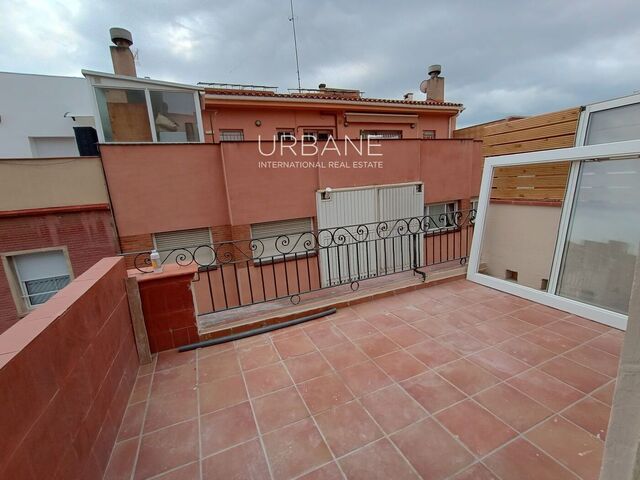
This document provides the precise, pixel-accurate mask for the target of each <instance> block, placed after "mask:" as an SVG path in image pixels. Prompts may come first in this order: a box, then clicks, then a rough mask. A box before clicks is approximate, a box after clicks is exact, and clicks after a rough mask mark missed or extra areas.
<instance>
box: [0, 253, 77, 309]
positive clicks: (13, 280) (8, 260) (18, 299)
mask: <svg viewBox="0 0 640 480" xmlns="http://www.w3.org/2000/svg"><path fill="white" fill-rule="evenodd" d="M46 252H61V253H62V255H63V257H64V260H65V263H66V265H67V272H68V275H69V283H71V282H73V280H74V279H75V275H74V274H73V267H72V265H71V260H70V259H69V251H68V250H67V247H66V246H65V245H61V246H56V247H45V248H36V249H32V250H19V251H15V252H7V253H3V254H2V256H1V257H2V266H3V268H4V271H5V275H6V276H7V281H8V283H9V290H10V291H11V296H12V297H13V301H14V303H15V305H16V309H17V310H18V315H19V316H24V315H27V314H28V313H30V312H32V311H33V310H35V309H36V308H38V306H40V305H44V303H46V302H43V303H38V304H35V305H32V304H31V301H30V300H29V295H28V293H27V291H26V287H25V286H24V282H23V280H22V279H21V278H20V274H19V273H18V269H17V266H16V264H15V258H16V257H20V256H22V255H30V254H33V253H46ZM59 291H60V290H56V293H57V292H59ZM36 295H41V294H36Z"/></svg>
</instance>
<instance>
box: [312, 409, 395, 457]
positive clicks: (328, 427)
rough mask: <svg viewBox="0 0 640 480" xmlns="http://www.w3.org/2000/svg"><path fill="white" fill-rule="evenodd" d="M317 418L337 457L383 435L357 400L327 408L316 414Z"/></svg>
mask: <svg viewBox="0 0 640 480" xmlns="http://www.w3.org/2000/svg"><path fill="white" fill-rule="evenodd" d="M315 419H316V422H317V424H318V427H319V428H320V431H321V432H322V434H323V435H324V438H325V440H326V442H327V444H328V445H329V448H330V449H331V450H332V451H333V453H334V455H335V456H336V457H341V456H343V455H346V454H347V453H349V452H351V451H353V450H355V449H357V448H360V447H362V446H363V445H366V444H367V443H370V442H373V441H374V440H376V439H378V438H380V437H382V432H381V431H380V429H379V428H378V426H377V425H376V424H375V422H374V421H373V420H371V417H369V415H368V414H367V412H366V411H365V410H364V408H362V407H361V406H360V405H359V404H358V403H357V402H349V403H345V404H343V405H338V406H337V407H334V408H330V409H329V410H325V411H324V412H322V413H320V414H319V415H316V417H315Z"/></svg>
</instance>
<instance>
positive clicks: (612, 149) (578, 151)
mask: <svg viewBox="0 0 640 480" xmlns="http://www.w3.org/2000/svg"><path fill="white" fill-rule="evenodd" d="M639 154H640V140H630V141H627V142H616V143H604V144H599V145H590V146H582V147H573V148H561V149H557V150H546V151H540V152H531V153H518V154H513V155H504V156H500V157H487V158H486V159H485V163H484V170H483V173H482V183H481V185H480V197H479V205H478V212H477V214H476V222H475V231H474V235H473V242H472V244H471V255H470V258H469V267H468V270H467V279H469V280H471V281H473V282H476V283H479V284H482V285H486V286H488V287H491V288H495V289H497V290H501V291H504V292H507V293H510V294H512V295H517V296H519V297H523V298H526V299H528V300H532V301H534V302H537V303H541V304H543V305H548V306H550V307H553V308H557V309H559V310H563V311H566V312H569V313H573V314H575V315H579V316H582V317H585V318H588V319H590V320H594V321H596V322H600V323H603V324H605V325H610V326H612V327H615V328H619V329H623V330H624V329H626V325H627V315H623V314H620V313H617V312H612V311H610V310H606V309H603V308H600V307H596V306H593V305H588V304H586V303H583V302H578V301H576V300H571V299H568V298H564V297H560V296H558V295H556V294H555V293H551V292H550V291H549V292H543V291H540V290H536V289H534V288H531V287H526V286H524V285H519V284H516V283H513V282H509V281H508V280H503V279H500V278H494V277H491V276H489V275H485V274H483V273H480V272H479V271H478V270H479V267H480V254H481V251H482V241H483V232H484V228H485V223H486V212H487V208H488V206H489V198H490V194H491V181H492V178H493V169H494V168H496V167H503V166H511V165H523V164H542V163H550V162H560V161H571V162H576V163H577V162H579V161H580V160H593V159H603V160H604V159H607V160H610V159H611V160H612V159H623V158H635V157H637V156H638V155H639ZM574 170H575V168H574V167H573V164H572V171H571V177H573V176H575V178H574V180H573V184H572V185H568V187H567V191H566V194H565V199H571V200H570V202H569V203H571V202H572V199H573V197H574V195H575V180H576V179H577V172H575V173H574ZM570 183H571V182H570ZM569 187H571V188H572V190H569ZM560 228H564V229H565V230H564V231H562V230H560V231H559V235H558V239H560V237H562V238H565V236H566V228H567V225H561V227H560ZM563 232H564V233H563ZM561 255H562V253H561V252H560V253H558V251H557V249H556V254H555V256H554V269H555V271H556V275H557V269H558V267H557V266H556V263H557V262H558V258H561ZM556 284H557V280H556ZM554 291H555V290H554Z"/></svg>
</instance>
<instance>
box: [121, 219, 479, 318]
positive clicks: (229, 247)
mask: <svg viewBox="0 0 640 480" xmlns="http://www.w3.org/2000/svg"><path fill="white" fill-rule="evenodd" d="M474 221H475V210H465V211H462V210H460V211H455V212H448V213H443V214H441V215H437V216H425V217H412V218H401V219H396V220H387V221H382V222H375V223H365V224H359V225H348V226H340V227H335V228H325V229H319V230H313V231H305V232H299V233H292V234H286V235H278V236H273V237H263V238H253V239H246V240H231V241H223V242H217V243H213V244H207V245H190V246H184V247H181V248H175V249H172V250H164V251H158V253H159V254H160V261H161V263H162V264H168V263H177V264H179V265H183V266H186V265H193V264H196V265H197V267H198V276H197V278H196V281H194V284H193V285H194V290H195V294H196V300H197V304H198V312H199V314H205V313H211V312H218V311H222V310H229V309H233V308H239V307H243V306H247V305H253V304H257V303H263V302H269V301H273V300H278V299H283V298H289V299H290V301H291V302H292V303H294V304H297V303H299V302H300V296H301V295H302V294H305V293H310V292H314V291H317V290H320V289H323V288H330V287H335V286H339V285H350V286H351V289H352V290H354V291H355V290H357V289H358V288H359V285H360V283H359V282H360V281H362V280H366V279H370V278H377V277H381V276H385V275H391V274H394V273H400V272H406V271H413V272H414V274H419V275H421V276H422V277H423V280H424V279H425V278H426V276H427V273H428V272H426V271H423V270H421V269H425V268H427V267H433V266H436V265H442V264H446V263H450V262H458V263H459V264H462V265H463V264H464V263H466V260H467V257H468V256H469V252H470V250H471V240H472V237H473V227H474ZM150 253H151V252H149V251H145V252H135V253H129V254H125V256H126V257H128V262H129V263H130V264H132V266H133V267H135V268H137V269H138V270H139V271H140V272H143V273H149V272H151V271H152V268H151V261H150V257H149V255H150Z"/></svg>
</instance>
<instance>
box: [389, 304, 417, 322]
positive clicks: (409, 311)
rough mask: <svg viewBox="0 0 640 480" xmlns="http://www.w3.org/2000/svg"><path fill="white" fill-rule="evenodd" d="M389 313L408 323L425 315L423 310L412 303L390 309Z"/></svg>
mask: <svg viewBox="0 0 640 480" xmlns="http://www.w3.org/2000/svg"><path fill="white" fill-rule="evenodd" d="M391 313H392V314H394V315H395V316H397V317H399V318H401V319H402V320H404V321H405V322H408V323H411V322H415V321H416V320H420V319H422V318H424V317H425V312H424V310H421V309H420V308H418V307H415V306H413V305H408V306H406V307H402V308H398V309H396V310H391Z"/></svg>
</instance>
